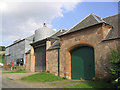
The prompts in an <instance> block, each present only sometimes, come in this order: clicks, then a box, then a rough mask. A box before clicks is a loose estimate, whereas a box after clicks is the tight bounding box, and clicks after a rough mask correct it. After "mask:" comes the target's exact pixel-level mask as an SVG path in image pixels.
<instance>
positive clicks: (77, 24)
mask: <svg viewBox="0 0 120 90" xmlns="http://www.w3.org/2000/svg"><path fill="white" fill-rule="evenodd" d="M91 14H92V13H91ZM91 14H89V15H87V16H86V17H85V18H84V19H82V20H81V21H80V22H78V23H77V24H75V25H74V26H73V27H71V28H70V29H68V30H67V31H66V32H64V33H63V34H66V33H67V32H69V31H70V30H71V29H72V28H74V27H76V26H77V25H78V24H80V23H81V22H82V21H83V20H85V19H86V18H87V17H88V16H90V15H91Z"/></svg>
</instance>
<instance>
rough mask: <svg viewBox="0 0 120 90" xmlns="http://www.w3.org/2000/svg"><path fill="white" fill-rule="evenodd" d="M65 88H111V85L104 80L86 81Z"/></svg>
mask: <svg viewBox="0 0 120 90" xmlns="http://www.w3.org/2000/svg"><path fill="white" fill-rule="evenodd" d="M65 88H113V85H112V84H110V83H104V82H97V81H88V82H84V83H81V84H77V85H71V86H68V87H65Z"/></svg>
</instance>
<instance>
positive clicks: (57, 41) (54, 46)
mask: <svg viewBox="0 0 120 90" xmlns="http://www.w3.org/2000/svg"><path fill="white" fill-rule="evenodd" d="M58 48H60V41H59V40H56V41H55V42H54V43H53V44H52V45H51V47H50V48H48V49H47V50H54V49H58Z"/></svg>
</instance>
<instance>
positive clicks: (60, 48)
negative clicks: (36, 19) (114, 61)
mask: <svg viewBox="0 0 120 90" xmlns="http://www.w3.org/2000/svg"><path fill="white" fill-rule="evenodd" d="M119 20H120V18H119V14H117V15H113V16H110V17H106V18H100V17H98V16H96V15H94V14H90V15H89V16H87V17H86V18H85V19H83V20H82V21H81V22H80V23H78V24H77V25H75V26H74V27H72V28H71V29H69V30H67V31H66V32H65V33H63V34H61V35H59V36H58V37H59V38H60V45H57V44H58V43H57V42H55V43H54V44H53V45H52V46H51V47H50V48H49V49H48V50H47V52H46V53H47V55H46V58H47V59H46V60H47V61H46V68H47V70H48V71H50V72H51V73H53V74H55V75H60V76H61V77H67V78H69V79H81V78H82V79H88V80H90V79H92V78H93V77H103V76H106V75H107V70H108V68H109V63H108V62H109V61H108V59H107V54H108V53H109V51H110V48H115V47H116V46H120V31H119V28H118V26H119V25H118V24H119V22H118V21H119Z"/></svg>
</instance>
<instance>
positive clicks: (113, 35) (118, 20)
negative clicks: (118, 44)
mask: <svg viewBox="0 0 120 90" xmlns="http://www.w3.org/2000/svg"><path fill="white" fill-rule="evenodd" d="M103 20H104V21H106V22H107V23H108V24H110V25H112V26H113V28H112V29H111V30H110V32H109V33H108V35H107V36H106V38H105V40H103V41H106V40H112V39H120V30H119V28H120V25H119V24H120V14H116V15H113V16H109V17H105V18H103Z"/></svg>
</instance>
